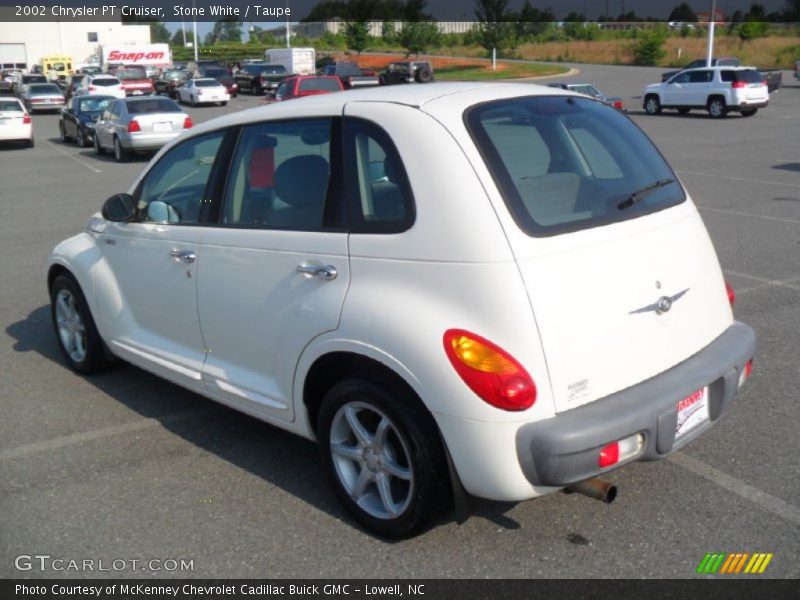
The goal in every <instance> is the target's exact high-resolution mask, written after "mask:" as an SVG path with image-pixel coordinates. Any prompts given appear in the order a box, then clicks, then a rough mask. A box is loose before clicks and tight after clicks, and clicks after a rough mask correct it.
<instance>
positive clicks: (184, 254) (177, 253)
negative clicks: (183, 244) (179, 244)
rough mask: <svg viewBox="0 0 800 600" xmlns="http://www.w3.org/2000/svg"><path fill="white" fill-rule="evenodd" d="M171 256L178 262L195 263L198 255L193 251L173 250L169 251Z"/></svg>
mask: <svg viewBox="0 0 800 600" xmlns="http://www.w3.org/2000/svg"><path fill="white" fill-rule="evenodd" d="M169 255H170V256H171V257H172V258H174V259H175V260H176V261H178V262H184V263H193V262H194V261H195V259H196V258H197V255H196V254H195V253H194V252H192V251H191V250H177V249H175V248H173V249H172V250H170V251H169Z"/></svg>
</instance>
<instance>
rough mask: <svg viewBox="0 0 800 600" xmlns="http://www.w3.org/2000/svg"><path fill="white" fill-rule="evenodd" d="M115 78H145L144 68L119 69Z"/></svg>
mask: <svg viewBox="0 0 800 600" xmlns="http://www.w3.org/2000/svg"><path fill="white" fill-rule="evenodd" d="M116 75H117V79H147V73H145V71H144V69H119V70H118V71H117V73H116Z"/></svg>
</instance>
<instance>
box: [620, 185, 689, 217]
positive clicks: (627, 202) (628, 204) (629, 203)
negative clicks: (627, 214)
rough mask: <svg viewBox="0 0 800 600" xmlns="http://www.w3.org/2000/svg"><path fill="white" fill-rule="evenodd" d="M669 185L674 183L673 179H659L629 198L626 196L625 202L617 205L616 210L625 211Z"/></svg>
mask: <svg viewBox="0 0 800 600" xmlns="http://www.w3.org/2000/svg"><path fill="white" fill-rule="evenodd" d="M670 183H675V180H674V179H659V180H657V181H654V182H653V183H651V184H650V185H646V186H645V187H643V188H642V189H640V190H636V191H635V192H633V193H632V194H631V195H630V196H628V199H627V200H624V201H623V202H620V203H619V204H617V208H618V209H620V210H625V209H626V208H630V207H631V206H633V205H634V204H636V203H637V202H639V201H640V200H644V199H645V198H647V197H648V196H649V195H650V194H652V193H653V192H654V191H655V190H657V189H659V188H662V187H664V186H665V185H669V184H670Z"/></svg>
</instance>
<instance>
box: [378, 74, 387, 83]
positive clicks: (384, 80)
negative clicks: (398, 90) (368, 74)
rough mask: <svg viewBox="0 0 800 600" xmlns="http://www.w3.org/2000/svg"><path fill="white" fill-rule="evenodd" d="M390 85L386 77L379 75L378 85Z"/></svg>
mask: <svg viewBox="0 0 800 600" xmlns="http://www.w3.org/2000/svg"><path fill="white" fill-rule="evenodd" d="M388 84H389V82H388V81H387V80H386V76H385V75H379V76H378V85H388Z"/></svg>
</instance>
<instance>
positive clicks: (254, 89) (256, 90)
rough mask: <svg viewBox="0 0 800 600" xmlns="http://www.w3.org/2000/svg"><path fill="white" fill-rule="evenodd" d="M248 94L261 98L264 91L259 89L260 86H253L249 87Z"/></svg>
mask: <svg viewBox="0 0 800 600" xmlns="http://www.w3.org/2000/svg"><path fill="white" fill-rule="evenodd" d="M250 92H251V93H252V94H253V95H254V96H263V95H264V90H262V89H261V86H260V85H254V86H253V87H251V88H250Z"/></svg>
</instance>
